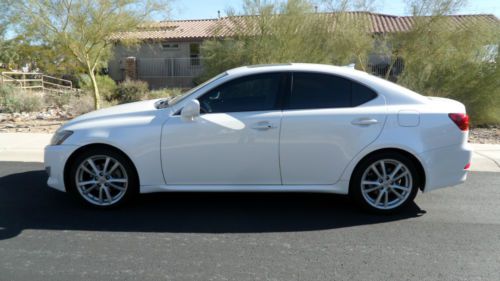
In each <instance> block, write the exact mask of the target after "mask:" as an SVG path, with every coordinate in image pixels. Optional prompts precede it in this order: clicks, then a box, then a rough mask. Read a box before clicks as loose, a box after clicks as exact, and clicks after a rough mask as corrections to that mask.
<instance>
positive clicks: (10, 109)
mask: <svg viewBox="0 0 500 281" xmlns="http://www.w3.org/2000/svg"><path fill="white" fill-rule="evenodd" d="M43 106H44V103H43V98H42V97H41V96H40V95H39V94H37V93H34V92H28V91H22V90H19V89H16V88H14V87H12V86H9V85H0V111H1V112H7V113H14V112H35V111H40V110H41V109H42V108H43Z"/></svg>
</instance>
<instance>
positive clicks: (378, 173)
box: [370, 164, 383, 179]
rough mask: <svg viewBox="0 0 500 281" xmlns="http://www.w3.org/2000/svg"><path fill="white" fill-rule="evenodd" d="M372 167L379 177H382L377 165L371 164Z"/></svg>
mask: <svg viewBox="0 0 500 281" xmlns="http://www.w3.org/2000/svg"><path fill="white" fill-rule="evenodd" d="M370 169H371V170H372V171H373V172H374V173H375V174H376V175H377V177H378V178H379V179H382V178H383V176H382V175H381V174H380V172H379V171H378V169H377V166H376V165H375V164H373V165H371V166H370Z"/></svg>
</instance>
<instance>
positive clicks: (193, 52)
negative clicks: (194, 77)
mask: <svg viewBox="0 0 500 281" xmlns="http://www.w3.org/2000/svg"><path fill="white" fill-rule="evenodd" d="M189 58H190V60H191V65H200V44H198V43H194V44H189Z"/></svg>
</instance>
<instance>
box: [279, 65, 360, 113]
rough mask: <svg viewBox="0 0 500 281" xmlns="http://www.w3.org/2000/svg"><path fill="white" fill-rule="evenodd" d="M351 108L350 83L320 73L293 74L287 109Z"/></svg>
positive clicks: (346, 80)
mask: <svg viewBox="0 0 500 281" xmlns="http://www.w3.org/2000/svg"><path fill="white" fill-rule="evenodd" d="M350 106H351V81H350V80H348V79H345V78H341V77H337V76H333V75H328V74H320V73H294V74H293V88H292V94H291V96H290V100H289V102H288V108H290V109H306V108H332V107H350Z"/></svg>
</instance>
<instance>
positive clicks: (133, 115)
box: [60, 99, 158, 130]
mask: <svg viewBox="0 0 500 281" xmlns="http://www.w3.org/2000/svg"><path fill="white" fill-rule="evenodd" d="M157 101H158V100H157V99H156V100H146V101H140V102H133V103H127V104H122V105H117V106H112V107H108V108H105V109H100V110H96V111H92V112H89V113H87V114H83V115H81V116H78V117H76V118H74V119H73V120H71V121H69V122H67V123H65V124H64V125H63V126H62V127H61V128H60V130H65V129H68V130H72V129H79V128H80V127H82V126H85V127H88V126H90V125H92V126H100V125H102V126H106V124H108V125H112V124H113V125H116V123H117V122H118V123H123V124H125V123H126V122H127V120H132V119H137V118H141V117H143V118H154V117H155V116H156V114H157V112H158V109H157V108H156V107H155V103H156V102H157Z"/></svg>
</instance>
